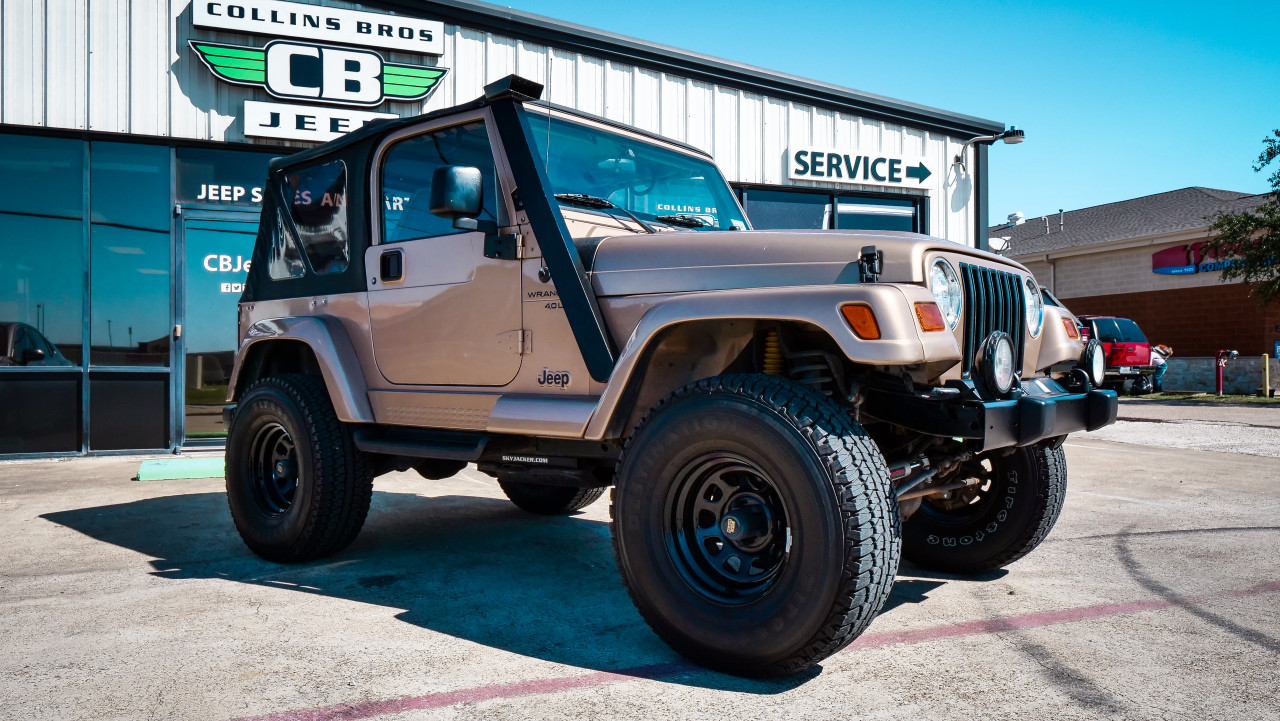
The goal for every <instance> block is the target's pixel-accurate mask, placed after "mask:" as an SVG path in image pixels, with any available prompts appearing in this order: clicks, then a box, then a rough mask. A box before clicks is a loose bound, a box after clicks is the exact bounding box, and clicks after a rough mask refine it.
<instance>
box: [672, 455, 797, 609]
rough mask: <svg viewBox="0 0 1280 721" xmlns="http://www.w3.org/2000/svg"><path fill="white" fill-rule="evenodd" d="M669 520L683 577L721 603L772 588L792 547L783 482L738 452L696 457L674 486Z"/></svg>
mask: <svg viewBox="0 0 1280 721" xmlns="http://www.w3.org/2000/svg"><path fill="white" fill-rule="evenodd" d="M665 521H666V528H665V530H666V538H667V551H668V552H669V553H670V554H671V558H672V560H673V561H674V563H675V568H676V571H677V572H678V573H679V574H680V578H681V580H683V581H684V582H685V583H687V584H688V585H689V587H690V588H692V589H694V590H695V591H697V592H698V593H700V594H702V595H703V596H704V597H706V598H707V599H709V600H711V601H714V602H717V603H724V604H729V605H733V604H740V603H750V602H752V601H754V600H757V599H759V598H761V597H762V596H763V595H764V594H766V593H768V591H769V589H770V588H771V587H772V586H773V581H774V580H775V579H776V578H777V575H778V569H780V568H781V567H782V564H783V562H784V561H785V560H786V557H787V552H788V551H789V550H790V548H791V529H790V527H789V526H788V524H787V508H786V504H785V503H784V502H783V500H782V496H781V494H779V493H778V489H777V487H776V486H775V485H774V483H773V481H771V480H770V479H769V477H768V475H767V473H766V472H765V471H764V470H762V469H761V468H760V467H759V466H758V465H757V464H755V463H754V462H752V461H751V460H750V459H748V458H747V457H745V456H743V455H739V454H736V453H724V452H714V451H713V452H711V453H706V454H704V455H701V456H697V457H695V458H692V459H690V460H689V462H688V463H686V464H685V467H684V468H682V469H680V470H679V471H678V472H677V473H676V478H675V483H673V484H671V486H670V488H669V490H668V491H667V513H666V515H665Z"/></svg>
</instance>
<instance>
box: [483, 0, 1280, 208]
mask: <svg viewBox="0 0 1280 721" xmlns="http://www.w3.org/2000/svg"><path fill="white" fill-rule="evenodd" d="M504 4H507V5H510V6H511V7H513V8H515V9H518V10H525V11H528V12H533V13H538V14H540V15H546V16H549V17H553V18H558V19H561V20H568V21H570V22H576V23H581V24H583V25H588V26H591V27H595V28H600V29H603V30H609V31H612V32H616V33H621V34H624V35H630V36H633V37H638V38H642V39H645V40H650V41H653V42H658V43H662V44H666V45H673V46H676V47H679V48H684V49H688V50H693V51H697V52H701V53H705V54H708V55H714V56H717V57H722V58H727V59H730V60H736V61H739V62H744V63H750V64H752V65H759V66H762V67H766V68H769V69H772V70H779V71H782V72H787V73H792V74H795V75H801V76H804V77H808V78H813V79H815V80H822V81H825V82H829V83H835V84H838V85H843V86H846V87H850V88H855V89H858V90H863V91H867V92H871V93H876V94H879V95H886V96H889V97H893V98H899V99H902V100H909V101H912V102H916V103H921V104H924V105H931V106H934V107H938V108H943V109H946V110H951V111H955V112H961V113H966V114H969V115H977V116H979V117H983V118H989V119H992V120H998V121H1002V122H1004V123H1005V124H1006V125H1016V126H1018V127H1019V128H1022V129H1024V130H1025V131H1026V133H1027V142H1026V143H1024V144H1022V145H1016V146H1013V145H997V146H995V147H993V148H992V150H991V155H990V157H991V205H990V208H991V218H992V220H993V222H994V221H997V220H1002V219H1003V218H1004V217H1005V216H1006V215H1008V214H1009V213H1011V212H1013V211H1015V210H1017V211H1022V212H1024V213H1026V215H1027V217H1035V216H1039V215H1044V214H1047V213H1056V212H1057V210H1058V208H1065V209H1067V210H1073V209H1076V208H1083V207H1088V206H1092V205H1098V204H1102V203H1109V202H1113V201H1117V200H1125V199H1128V198H1134V197H1138V196H1142V195H1149V194H1151V193H1159V192H1163V191H1166V190H1174V189H1176V188H1183V187H1187V186H1192V185H1202V186H1207V187H1212V188H1224V189H1227V190H1239V191H1244V192H1256V193H1260V192H1264V191H1266V190H1268V187H1267V184H1266V178H1265V174H1263V173H1255V172H1253V170H1252V168H1251V164H1252V162H1253V160H1254V159H1255V158H1256V157H1257V155H1258V153H1259V152H1260V151H1261V149H1262V143H1261V141H1262V138H1263V137H1264V136H1266V135H1268V134H1269V133H1270V132H1271V130H1272V129H1273V128H1278V127H1280V30H1277V22H1278V21H1280V5H1277V2H1276V0H1270V1H1269V2H1224V3H1204V2H1199V3H1191V2H1163V3H1155V2H1119V3H1116V2H1108V3H1102V2H1087V1H1082V2H1075V3H1062V4H1061V5H1058V4H1048V3H1043V4H1038V3H1031V2H1021V3H1016V2H1010V3H1003V2H934V1H932V0H924V1H922V2H914V3H897V2H883V1H882V2H876V3H866V2H808V1H803V0H799V1H797V0H791V1H787V0H781V1H778V0H775V1H773V2H764V1H763V0H737V1H736V2H733V3H726V2H712V1H711V0H678V1H676V0H647V1H646V2H643V3H626V2H606V3H583V2H580V0H505V3H504Z"/></svg>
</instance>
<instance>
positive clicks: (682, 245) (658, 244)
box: [579, 230, 1025, 297]
mask: <svg viewBox="0 0 1280 721" xmlns="http://www.w3.org/2000/svg"><path fill="white" fill-rule="evenodd" d="M592 245H593V244H591V243H582V244H580V245H579V253H580V254H582V256H583V264H584V266H587V267H588V268H589V269H590V273H591V283H592V287H593V288H594V290H595V292H596V295H597V296H602V297H607V296H618V295H639V294H648V293H680V292H691V291H700V290H727V289H732V288H767V287H779V286H793V285H826V284H831V283H857V282H858V255H859V254H860V253H861V252H862V248H864V247H865V246H869V245H874V246H876V248H877V249H878V250H880V251H882V252H883V254H884V272H883V274H882V275H881V276H880V281H881V282H889V283H922V282H924V256H925V255H926V254H927V253H929V252H931V251H935V250H941V251H945V252H948V253H953V254H962V255H969V256H972V257H974V259H975V260H977V261H979V262H984V261H985V262H984V264H998V265H1006V266H1014V267H1017V268H1021V266H1019V265H1018V264H1016V263H1014V262H1012V261H1010V260H1008V259H1007V258H1002V257H1000V256H998V255H995V254H992V253H987V252H984V251H980V250H974V249H973V248H969V247H966V246H962V245H958V244H956V243H952V242H950V241H946V240H942V239H941V238H933V237H930V236H926V235H919V234H916V233H893V232H885V231H854V230H783V231H778V230H747V231H720V232H695V231H690V232H675V233H657V234H655V235H647V234H646V235H640V234H635V235H620V236H614V237H609V238H605V239H604V240H601V241H599V243H598V245H594V247H592ZM1023 270H1024V271H1025V269H1023Z"/></svg>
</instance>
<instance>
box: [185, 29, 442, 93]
mask: <svg viewBox="0 0 1280 721" xmlns="http://www.w3.org/2000/svg"><path fill="white" fill-rule="evenodd" d="M189 43H190V45H191V49H192V50H194V51H195V53H196V55H197V56H199V58H200V60H202V61H203V62H204V64H205V65H206V66H207V67H208V68H209V72H211V73H213V74H214V76H215V77H217V78H219V79H221V80H225V81H227V82H229V83H235V84H237V85H252V86H256V87H261V88H265V89H266V91H267V92H268V93H271V94H272V95H274V96H275V97H277V98H288V99H291V100H302V99H305V100H319V101H322V102H327V103H337V104H341V105H365V106H373V105H380V104H381V103H383V102H384V101H387V100H394V101H402V102H403V101H414V100H422V99H423V98H425V97H427V96H428V95H430V94H431V91H432V90H434V89H435V87H436V85H438V84H439V83H440V79H441V78H443V77H444V75H445V73H447V72H448V69H447V68H437V67H430V66H425V65H405V64H400V63H388V62H385V61H383V59H382V56H381V55H379V54H378V53H375V52H373V51H371V50H356V49H353V48H337V47H331V46H327V45H311V44H306V43H295V42H289V41H285V40H274V41H272V42H270V43H267V45H266V47H262V48H255V47H245V46H240V45H226V44H223V43H211V42H205V41H202V40H191V41H189Z"/></svg>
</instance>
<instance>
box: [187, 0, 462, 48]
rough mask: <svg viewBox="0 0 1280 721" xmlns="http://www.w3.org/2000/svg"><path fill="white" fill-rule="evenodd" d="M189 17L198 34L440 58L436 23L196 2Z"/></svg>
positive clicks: (301, 7) (271, 1)
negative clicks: (209, 32)
mask: <svg viewBox="0 0 1280 721" xmlns="http://www.w3.org/2000/svg"><path fill="white" fill-rule="evenodd" d="M192 16H193V20H192V22H193V23H194V25H195V26H196V27H199V28H216V29H218V30H227V31H230V32H235V33H250V34H253V35H272V36H275V37H292V38H305V39H307V40H321V41H325V42H331V43H342V44H344V45H361V46H364V47H377V48H385V49H387V50H404V51H406V52H410V53H422V54H424V55H444V23H442V22H440V21H438V20H422V19H419V18H411V17H404V16H402V15H385V14H382V13H371V12H365V11H362V10H343V9H339V8H330V7H321V6H319V5H305V4H302V3H294V2H283V1H282V0H214V1H210V0H195V2H194V3H193V4H192Z"/></svg>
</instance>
